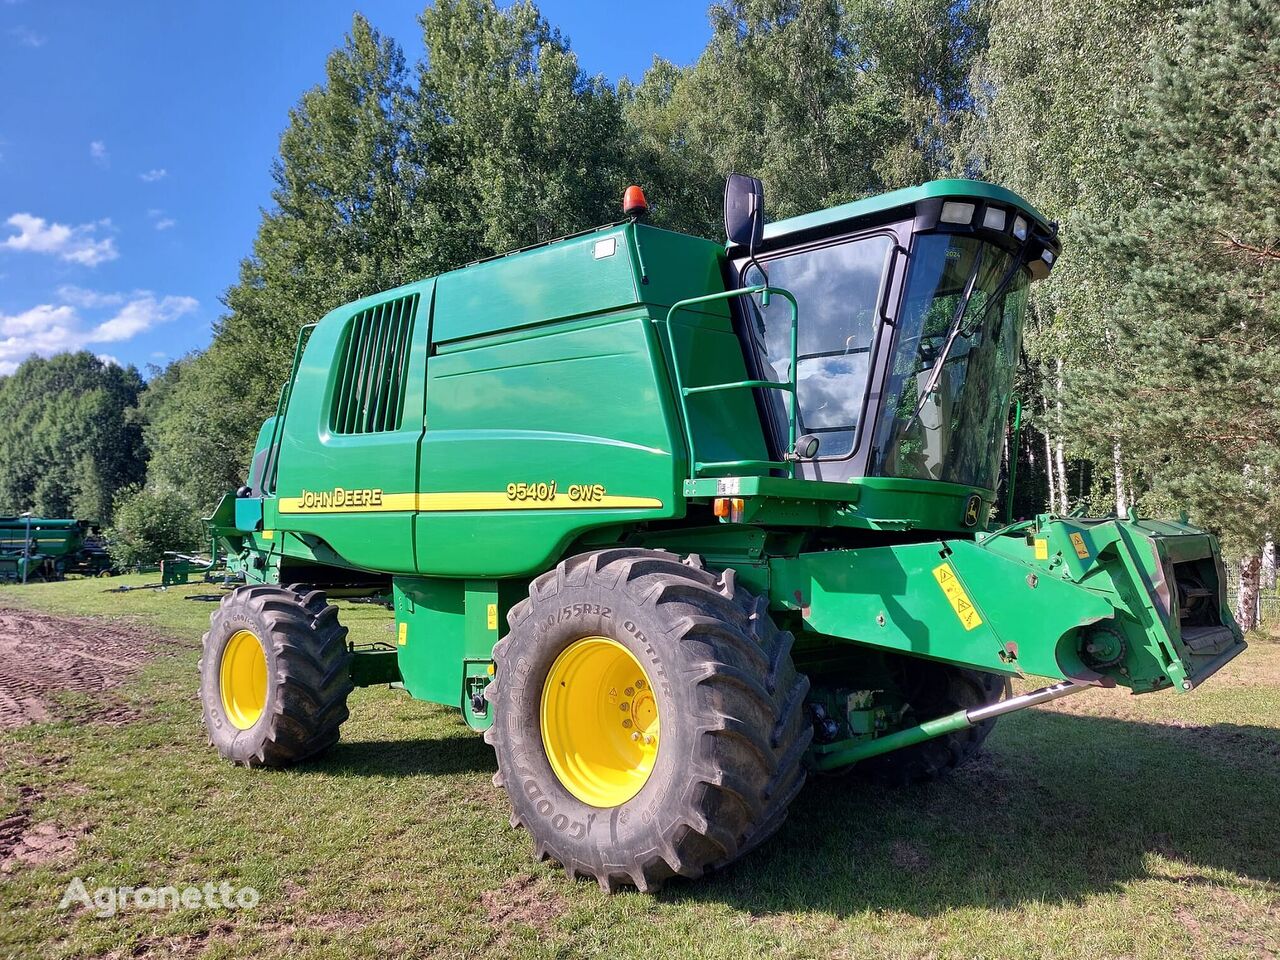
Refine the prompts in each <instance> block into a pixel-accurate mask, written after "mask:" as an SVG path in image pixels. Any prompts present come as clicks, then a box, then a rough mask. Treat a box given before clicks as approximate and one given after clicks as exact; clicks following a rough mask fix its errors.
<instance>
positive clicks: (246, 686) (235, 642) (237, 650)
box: [219, 630, 267, 730]
mask: <svg viewBox="0 0 1280 960" xmlns="http://www.w3.org/2000/svg"><path fill="white" fill-rule="evenodd" d="M219 673H220V683H219V686H220V688H221V691H222V712H223V713H225V714H226V715H227V719H228V720H230V721H231V725H232V726H234V727H236V728H237V729H239V730H248V729H249V728H250V727H252V726H253V725H254V724H255V723H257V722H258V718H259V717H261V716H262V711H263V709H264V708H265V707H266V705H267V655H266V653H265V652H264V651H263V649H262V643H261V642H260V641H259V640H258V638H257V637H256V636H255V635H254V634H253V632H252V631H250V630H237V631H236V632H235V633H233V634H232V635H231V639H230V640H228V641H227V645H226V647H225V648H224V649H223V651H222V669H221V670H220V671H219Z"/></svg>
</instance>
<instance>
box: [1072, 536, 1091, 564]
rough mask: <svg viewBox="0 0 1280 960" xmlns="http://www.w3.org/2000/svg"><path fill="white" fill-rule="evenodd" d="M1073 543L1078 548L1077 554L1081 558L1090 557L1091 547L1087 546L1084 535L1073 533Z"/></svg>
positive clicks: (1086, 558)
mask: <svg viewBox="0 0 1280 960" xmlns="http://www.w3.org/2000/svg"><path fill="white" fill-rule="evenodd" d="M1071 545H1072V546H1073V547H1075V548H1076V556H1077V557H1079V558H1080V559H1081V560H1088V559H1089V548H1088V547H1087V546H1085V543H1084V537H1082V536H1080V534H1078V533H1073V534H1072V535H1071Z"/></svg>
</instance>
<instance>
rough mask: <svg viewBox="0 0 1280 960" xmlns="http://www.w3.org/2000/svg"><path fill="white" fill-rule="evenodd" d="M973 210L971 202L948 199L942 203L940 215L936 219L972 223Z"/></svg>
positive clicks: (946, 221)
mask: <svg viewBox="0 0 1280 960" xmlns="http://www.w3.org/2000/svg"><path fill="white" fill-rule="evenodd" d="M973 211H974V204H972V203H961V202H960V201H959V200H948V201H947V202H946V203H944V204H943V205H942V215H941V216H940V217H939V218H938V219H940V220H941V221H942V222H943V223H973Z"/></svg>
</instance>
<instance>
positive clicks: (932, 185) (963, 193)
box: [764, 180, 1050, 244]
mask: <svg viewBox="0 0 1280 960" xmlns="http://www.w3.org/2000/svg"><path fill="white" fill-rule="evenodd" d="M935 198H936V199H944V198H945V199H968V198H973V199H978V200H994V201H995V202H997V203H1001V204H1008V205H1009V206H1011V207H1016V208H1017V209H1019V210H1021V211H1022V212H1023V213H1024V214H1026V215H1027V216H1028V217H1030V218H1032V219H1034V220H1036V221H1037V222H1038V224H1039V226H1040V228H1041V230H1047V229H1048V228H1049V222H1050V221H1049V219H1048V218H1047V217H1045V216H1044V214H1042V213H1040V211H1039V210H1037V209H1036V208H1035V207H1033V206H1032V205H1031V204H1030V203H1028V202H1027V201H1026V200H1024V199H1022V197H1020V196H1018V195H1017V194H1016V193H1014V192H1013V191H1012V190H1006V189H1005V188H1004V187H1000V186H997V185H996V184H994V183H987V182H986V181H983V180H931V181H929V182H928V183H922V184H920V185H919V186H916V187H905V188H903V189H901V190H894V191H891V192H890V193H882V194H878V195H876V196H874V197H867V198H865V199H863V200H854V201H853V202H852V203H844V204H841V205H840V206H838V207H830V208H828V209H826V210H818V211H816V212H814V213H805V214H801V215H800V216H798V217H788V218H786V219H785V220H775V221H774V222H773V223H767V224H765V228H764V241H765V243H766V244H767V243H769V241H771V240H777V239H778V238H780V237H786V236H791V235H792V234H797V233H804V232H807V231H810V230H814V229H818V228H821V227H826V226H830V225H832V224H837V223H842V222H844V221H849V220H862V219H877V220H878V219H882V215H883V214H886V213H888V212H890V211H892V210H898V209H901V208H906V207H910V206H913V205H915V204H917V203H919V202H920V201H922V200H932V199H935Z"/></svg>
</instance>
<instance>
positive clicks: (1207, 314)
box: [1077, 0, 1280, 570]
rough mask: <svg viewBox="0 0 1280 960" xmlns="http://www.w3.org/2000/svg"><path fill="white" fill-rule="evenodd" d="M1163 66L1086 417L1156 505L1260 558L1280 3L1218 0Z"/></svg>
mask: <svg viewBox="0 0 1280 960" xmlns="http://www.w3.org/2000/svg"><path fill="white" fill-rule="evenodd" d="M1154 73H1155V77H1154V83H1153V85H1152V87H1151V90H1150V94H1149V96H1148V98H1147V100H1146V102H1145V103H1144V104H1143V105H1142V108H1141V110H1140V111H1139V114H1138V116H1137V117H1136V119H1135V122H1133V123H1132V124H1131V125H1130V126H1129V127H1128V130H1127V132H1126V137H1127V142H1128V144H1129V148H1130V150H1131V152H1132V169H1131V175H1132V176H1133V177H1134V178H1136V179H1138V180H1139V181H1141V182H1142V183H1144V184H1146V185H1148V189H1149V192H1150V195H1151V197H1150V200H1149V202H1146V203H1143V204H1140V205H1138V206H1136V207H1135V208H1134V209H1133V210H1132V211H1131V212H1130V213H1128V214H1127V215H1125V216H1123V217H1120V218H1118V219H1117V220H1116V221H1115V222H1113V223H1112V224H1110V226H1109V227H1108V228H1107V229H1106V230H1105V231H1104V232H1103V234H1102V235H1101V236H1100V237H1099V241H1100V251H1101V252H1102V254H1103V255H1104V256H1105V257H1106V258H1107V262H1108V263H1110V264H1111V265H1112V266H1113V268H1114V272H1113V274H1112V276H1113V278H1114V280H1115V282H1116V283H1117V284H1118V285H1119V288H1120V289H1121V290H1122V292H1123V293H1122V297H1121V298H1120V300H1119V302H1118V304H1117V312H1116V319H1117V326H1116V333H1117V343H1116V350H1115V353H1116V358H1115V361H1114V363H1110V364H1100V365H1099V366H1098V367H1097V368H1096V369H1095V370H1094V371H1093V373H1092V375H1091V376H1090V377H1088V378H1086V379H1085V380H1084V381H1083V382H1082V383H1081V384H1080V387H1081V391H1082V392H1086V393H1089V394H1091V395H1092V396H1093V397H1094V398H1095V399H1094V401H1093V403H1092V407H1093V415H1092V416H1091V417H1089V418H1087V419H1082V421H1081V422H1080V423H1079V424H1077V426H1078V427H1079V428H1080V429H1081V430H1082V431H1085V432H1086V433H1092V434H1093V435H1094V436H1095V439H1096V438H1098V437H1101V436H1110V435H1118V436H1119V437H1120V438H1121V440H1122V442H1123V443H1124V445H1125V448H1126V450H1128V451H1129V452H1130V453H1131V455H1133V456H1135V457H1136V458H1137V459H1138V462H1139V464H1140V466H1141V467H1142V469H1143V470H1144V471H1145V473H1146V475H1147V476H1148V477H1149V478H1150V480H1151V482H1152V492H1151V495H1150V496H1149V497H1148V501H1147V502H1148V503H1150V504H1151V505H1155V506H1158V505H1170V504H1177V505H1185V507H1186V508H1187V509H1188V510H1189V511H1190V512H1191V514H1192V517H1193V518H1194V519H1195V520H1197V521H1199V522H1202V523H1205V524H1207V525H1209V526H1210V527H1212V528H1214V529H1215V530H1217V531H1218V532H1219V533H1220V534H1221V535H1222V537H1223V538H1224V540H1225V541H1226V542H1227V544H1228V546H1229V548H1230V549H1232V550H1233V551H1235V552H1237V553H1238V554H1244V555H1249V556H1251V557H1255V556H1256V555H1257V554H1258V553H1259V552H1260V550H1261V548H1262V545H1263V542H1264V541H1265V540H1266V539H1267V536H1268V532H1269V531H1271V530H1274V529H1276V527H1277V520H1280V487H1277V484H1276V482H1275V478H1276V477H1280V350H1278V349H1277V347H1278V346H1280V151H1277V149H1276V144H1277V142H1280V7H1277V6H1276V5H1275V4H1274V3H1271V2H1269V0H1206V2H1205V3H1203V4H1202V5H1200V6H1197V7H1194V8H1192V9H1191V10H1190V11H1189V12H1188V13H1187V14H1186V15H1185V17H1184V18H1183V19H1182V20H1181V22H1180V23H1179V25H1178V27H1177V30H1176V34H1175V36H1174V38H1173V41H1172V43H1171V44H1170V45H1169V46H1168V48H1167V51H1166V53H1165V54H1164V55H1163V56H1162V57H1161V58H1159V59H1158V61H1157V62H1156V65H1155V71H1154ZM1256 566H1257V564H1256V563H1253V562H1251V563H1250V564H1249V569H1250V570H1254V569H1256Z"/></svg>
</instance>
